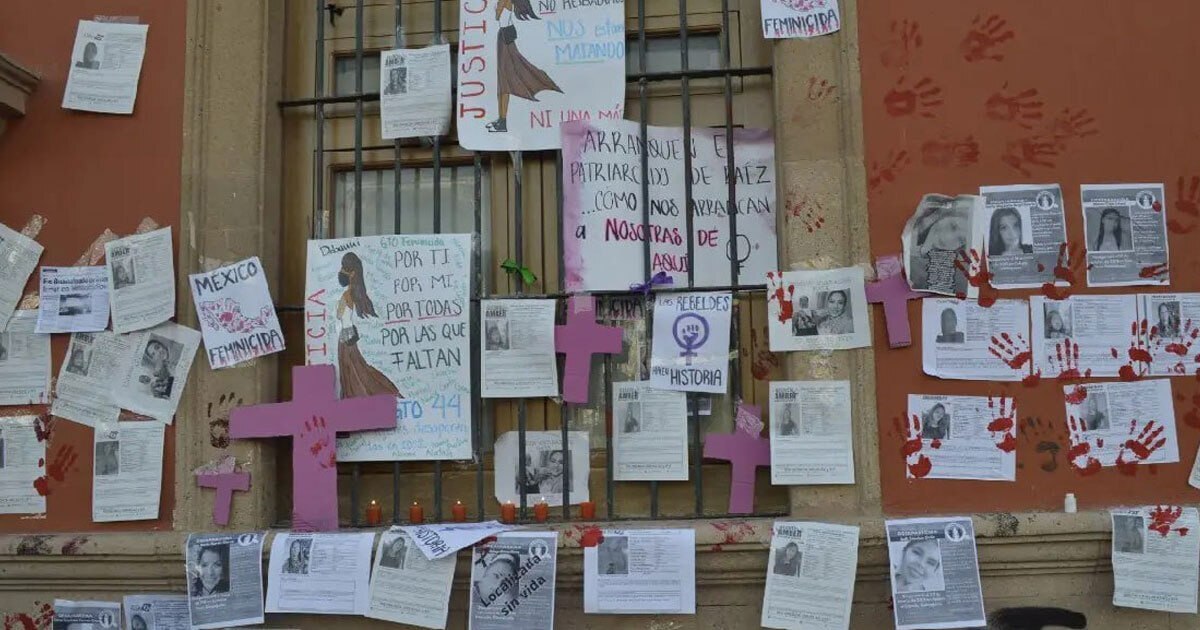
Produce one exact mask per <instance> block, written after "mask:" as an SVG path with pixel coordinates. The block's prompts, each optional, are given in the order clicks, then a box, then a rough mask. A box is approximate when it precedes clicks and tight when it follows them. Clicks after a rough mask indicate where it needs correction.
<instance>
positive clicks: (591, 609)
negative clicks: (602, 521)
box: [583, 529, 696, 615]
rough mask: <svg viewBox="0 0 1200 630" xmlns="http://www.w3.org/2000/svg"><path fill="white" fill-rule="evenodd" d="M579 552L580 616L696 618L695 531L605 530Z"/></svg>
mask: <svg viewBox="0 0 1200 630" xmlns="http://www.w3.org/2000/svg"><path fill="white" fill-rule="evenodd" d="M601 533H602V534H603V536H604V540H602V541H600V544H599V545H596V546H593V547H584V549H583V612H585V613H607V614H624V615H635V614H657V615H694V614H696V531H695V530H693V529H605V530H603V531H602V532H601Z"/></svg>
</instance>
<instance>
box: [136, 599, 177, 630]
mask: <svg viewBox="0 0 1200 630" xmlns="http://www.w3.org/2000/svg"><path fill="white" fill-rule="evenodd" d="M124 608H125V627H126V628H129V630H183V629H185V628H188V627H190V626H189V622H188V603H187V595H183V594H177V593H159V594H154V595H126V596H125V606H124Z"/></svg>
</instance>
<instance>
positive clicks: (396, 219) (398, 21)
mask: <svg viewBox="0 0 1200 630" xmlns="http://www.w3.org/2000/svg"><path fill="white" fill-rule="evenodd" d="M403 6H404V0H395V2H394V5H393V9H392V11H393V22H394V28H393V40H394V44H395V46H396V48H401V47H403V46H404V19H403V17H404V10H403V8H402V7H403ZM382 59H383V58H382V56H381V57H380V68H379V72H380V73H382V72H383V64H382ZM381 76H382V74H381ZM381 107H382V106H381ZM382 115H383V114H382V111H381V112H380V116H381V117H382ZM380 124H382V122H381V123H380ZM392 142H393V145H392V205H393V207H392V213H393V216H392V232H394V233H396V234H399V233H401V232H402V231H403V230H401V229H400V225H401V220H400V219H401V207H402V205H403V204H402V203H401V201H400V180H401V175H400V171H401V169H403V168H404V160H403V156H402V154H401V152H400V138H396V139H395V140H393V141H392ZM396 477H397V478H396V479H395V480H393V483H400V480H399V475H397V476H396Z"/></svg>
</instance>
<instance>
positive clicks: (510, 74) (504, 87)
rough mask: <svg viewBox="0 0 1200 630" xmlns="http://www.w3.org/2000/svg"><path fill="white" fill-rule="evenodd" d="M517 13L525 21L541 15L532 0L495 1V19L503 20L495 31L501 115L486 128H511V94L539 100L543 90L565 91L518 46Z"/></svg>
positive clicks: (495, 129) (495, 131)
mask: <svg viewBox="0 0 1200 630" xmlns="http://www.w3.org/2000/svg"><path fill="white" fill-rule="evenodd" d="M514 17H515V18H516V19H518V20H520V21H522V22H524V21H525V20H529V19H534V20H540V19H541V18H539V17H538V15H537V13H536V12H535V11H534V10H533V6H532V5H531V4H530V0H500V2H499V3H497V4H496V20H497V21H499V22H500V31H499V32H498V33H497V35H496V62H497V66H496V92H497V95H498V99H499V105H500V116H499V117H498V118H497V119H496V120H493V121H492V122H490V123H488V124H487V130H488V131H491V132H494V133H507V132H508V99H509V97H510V96H516V97H518V98H523V99H525V100H529V101H534V102H536V101H537V95H538V93H539V92H542V91H544V90H552V91H554V92H558V93H560V94H561V93H562V88H560V87H558V84H557V83H555V82H554V79H551V78H550V75H548V74H546V71H545V70H542V69H541V68H539V67H537V66H535V65H533V64H532V63H531V62H530V61H529V60H528V59H526V58H525V55H522V54H521V50H520V49H519V48H517V27H516V26H514V25H513V18H514Z"/></svg>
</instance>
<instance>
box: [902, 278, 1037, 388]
mask: <svg viewBox="0 0 1200 630" xmlns="http://www.w3.org/2000/svg"><path fill="white" fill-rule="evenodd" d="M1028 334H1029V304H1028V303H1027V302H1026V301H1025V300H996V303H995V304H993V305H992V306H991V307H989V308H984V307H982V306H980V305H979V303H978V302H975V301H973V300H959V299H956V298H933V297H927V298H925V299H923V300H921V361H922V367H923V368H924V370H925V373H926V374H928V375H930V376H936V377H938V378H944V379H955V380H968V381H1019V380H1021V379H1022V378H1023V377H1025V376H1028V375H1029V363H1028V361H1026V362H1025V363H1024V365H1022V367H1021V368H1014V367H1013V366H1012V365H1011V364H1010V363H1009V362H1006V361H1005V360H1004V359H1003V358H1002V357H998V356H997V353H998V352H1000V351H1001V349H1000V348H997V347H996V345H997V344H999V343H1001V341H1002V340H1003V339H1004V335H1008V338H1009V339H1013V340H1016V339H1018V338H1020V339H1027V338H1028V337H1027V335H1028ZM993 340H995V341H993ZM1013 343H1015V341H1014V342H1013Z"/></svg>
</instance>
